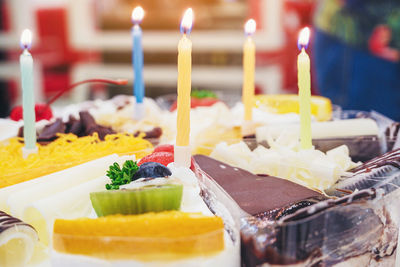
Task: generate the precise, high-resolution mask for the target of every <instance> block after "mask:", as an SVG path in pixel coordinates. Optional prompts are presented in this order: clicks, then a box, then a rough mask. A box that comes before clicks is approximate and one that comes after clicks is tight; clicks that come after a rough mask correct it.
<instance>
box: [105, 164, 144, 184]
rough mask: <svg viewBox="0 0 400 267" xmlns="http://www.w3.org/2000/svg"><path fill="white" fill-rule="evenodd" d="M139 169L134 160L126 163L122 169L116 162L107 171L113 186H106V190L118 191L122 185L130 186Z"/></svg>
mask: <svg viewBox="0 0 400 267" xmlns="http://www.w3.org/2000/svg"><path fill="white" fill-rule="evenodd" d="M138 169H139V166H138V165H137V163H136V161H133V160H127V161H125V163H124V165H123V166H122V169H121V167H120V166H119V164H118V163H117V162H114V164H113V165H111V166H110V169H109V170H108V171H107V176H108V177H109V178H110V179H111V184H106V189H107V190H117V189H119V187H120V186H121V185H124V184H129V183H130V182H131V181H132V177H133V175H134V174H135V173H136V172H137V171H138Z"/></svg>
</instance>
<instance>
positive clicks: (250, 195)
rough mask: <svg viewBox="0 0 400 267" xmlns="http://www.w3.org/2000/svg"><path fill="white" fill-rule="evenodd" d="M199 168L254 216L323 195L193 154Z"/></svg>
mask: <svg viewBox="0 0 400 267" xmlns="http://www.w3.org/2000/svg"><path fill="white" fill-rule="evenodd" d="M194 159H195V161H196V163H197V164H198V165H199V167H200V169H201V170H202V171H203V172H205V173H206V174H207V175H208V176H209V177H211V178H212V179H214V180H215V182H217V183H218V184H219V185H220V186H221V187H222V188H223V189H224V190H225V191H226V192H227V193H228V194H229V195H230V196H231V197H232V198H233V199H234V200H235V201H236V203H237V204H238V205H239V206H240V208H242V209H243V210H244V211H245V212H247V213H249V214H251V215H256V214H260V213H265V212H268V211H272V210H277V209H280V208H282V207H285V206H288V205H290V204H293V203H297V202H299V201H302V200H306V199H311V198H317V199H320V200H324V199H326V197H325V196H324V195H323V194H321V193H319V192H316V191H313V190H310V189H308V188H306V187H304V186H301V185H298V184H296V183H293V182H290V181H288V180H284V179H281V178H277V177H273V176H268V175H254V174H252V173H250V172H248V171H245V170H243V169H240V168H236V167H232V166H230V165H227V164H225V163H223V162H220V161H218V160H215V159H212V158H210V157H208V156H204V155H195V156H194Z"/></svg>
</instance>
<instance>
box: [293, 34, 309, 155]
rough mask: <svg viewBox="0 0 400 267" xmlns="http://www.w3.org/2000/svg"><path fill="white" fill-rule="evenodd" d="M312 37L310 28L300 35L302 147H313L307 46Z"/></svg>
mask: <svg viewBox="0 0 400 267" xmlns="http://www.w3.org/2000/svg"><path fill="white" fill-rule="evenodd" d="M309 38H310V29H309V28H307V27H306V28H304V29H303V30H302V31H301V32H300V36H299V48H301V52H300V54H299V56H298V58H297V78H298V87H299V103H300V144H301V148H302V149H310V148H312V142H311V78H310V57H309V56H308V55H307V53H306V50H305V47H306V46H307V44H308V41H309Z"/></svg>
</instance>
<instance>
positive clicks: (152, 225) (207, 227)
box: [53, 211, 224, 260]
mask: <svg viewBox="0 0 400 267" xmlns="http://www.w3.org/2000/svg"><path fill="white" fill-rule="evenodd" d="M53 247H54V249H55V250H56V251H57V252H61V253H67V254H80V255H86V256H93V257H97V258H102V259H138V260H155V259H160V260H176V259H179V258H186V257H193V256H207V255H212V254H215V253H217V252H221V251H223V250H224V224H223V221H222V219H221V218H219V217H216V216H205V215H202V214H200V213H185V212H180V211H165V212H160V213H146V214H141V215H126V216H123V215H113V216H106V217H101V218H96V219H89V218H82V219H76V220H61V219H58V220H56V221H55V224H54V235H53Z"/></svg>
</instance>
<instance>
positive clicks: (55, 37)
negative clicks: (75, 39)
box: [33, 8, 100, 97]
mask: <svg viewBox="0 0 400 267" xmlns="http://www.w3.org/2000/svg"><path fill="white" fill-rule="evenodd" d="M37 24H38V33H39V36H40V40H41V42H40V45H38V46H36V47H37V48H36V49H35V50H34V51H33V52H34V53H35V57H38V59H39V60H40V61H41V63H42V66H43V83H44V84H43V86H44V90H45V92H44V93H45V96H47V97H48V96H51V95H53V94H54V93H55V92H58V91H59V90H60V88H65V87H67V86H68V85H69V84H70V73H69V71H70V69H71V66H72V65H73V64H75V63H77V62H80V61H91V62H94V61H99V59H100V56H99V54H98V53H93V52H89V51H77V50H75V49H73V48H72V47H71V46H70V45H69V40H68V24H67V11H66V9H65V8H46V9H39V10H38V11H37Z"/></svg>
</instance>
